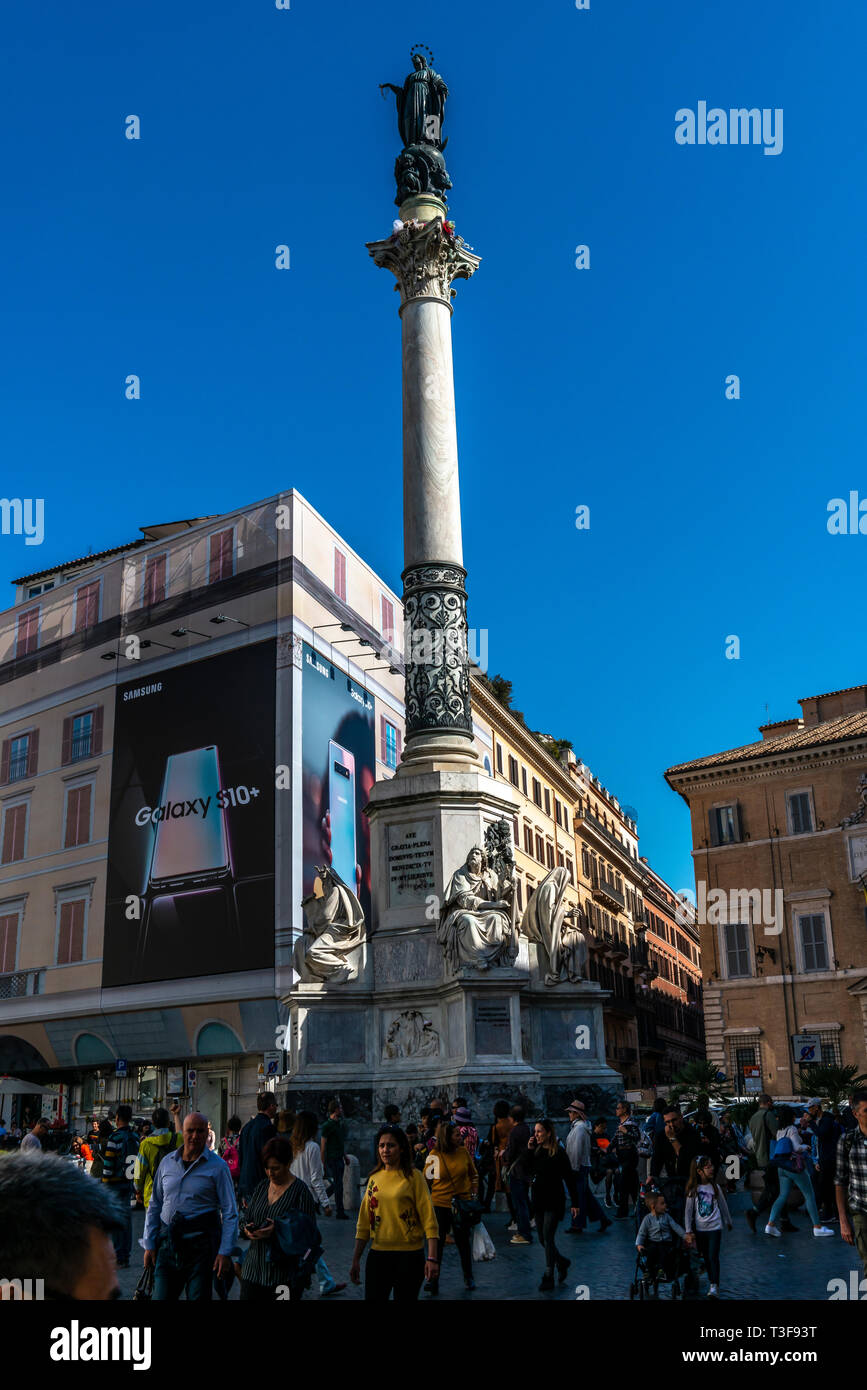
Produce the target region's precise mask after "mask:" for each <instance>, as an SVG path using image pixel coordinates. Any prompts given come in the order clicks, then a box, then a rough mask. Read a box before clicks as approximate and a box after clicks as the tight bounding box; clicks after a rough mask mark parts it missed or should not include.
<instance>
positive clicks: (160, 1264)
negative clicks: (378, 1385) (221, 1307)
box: [0, 1091, 867, 1302]
mask: <svg viewBox="0 0 867 1390" xmlns="http://www.w3.org/2000/svg"><path fill="white" fill-rule="evenodd" d="M556 1120H557V1122H558V1123H555V1120H554V1119H553V1118H551V1117H547V1116H542V1117H539V1118H538V1119H535V1120H533V1121H531V1120H529V1119H528V1116H527V1111H526V1108H525V1106H524V1105H523V1104H512V1103H510V1102H509V1101H507V1100H505V1099H504V1100H501V1101H497V1102H496V1103H495V1104H494V1105H493V1107H492V1113H491V1115H490V1118H489V1120H488V1121H487V1122H485V1123H483V1124H479V1123H478V1122H477V1120H476V1118H475V1117H474V1115H473V1113H472V1111H471V1109H470V1107H469V1104H468V1101H467V1098H466V1097H463V1096H459V1097H456V1098H455V1099H454V1100H453V1101H452V1102H448V1101H446V1100H445V1099H443V1098H434V1099H433V1100H431V1102H430V1103H429V1104H428V1105H425V1106H423V1107H422V1109H421V1112H420V1114H419V1116H418V1119H417V1121H412V1120H407V1121H406V1122H405V1121H404V1119H403V1117H402V1115H401V1113H400V1110H399V1109H398V1107H396V1106H394V1105H391V1106H387V1107H386V1109H385V1112H384V1114H383V1123H382V1125H381V1126H380V1128H379V1130H378V1132H377V1134H376V1138H375V1142H374V1151H373V1154H372V1156H371V1157H372V1165H368V1164H367V1163H366V1162H364V1160H363V1158H362V1160H361V1169H362V1171H366V1170H367V1168H368V1166H369V1167H370V1170H369V1172H367V1175H366V1178H365V1179H364V1181H363V1184H362V1187H361V1191H360V1208H359V1211H358V1216H357V1220H356V1229H355V1245H354V1250H353V1254H352V1259H351V1264H350V1268H349V1270H348V1278H349V1280H351V1282H352V1283H353V1284H360V1283H361V1282H362V1281H363V1284H364V1296H365V1298H366V1299H367V1300H369V1301H374V1302H376V1301H383V1300H386V1299H389V1298H393V1299H394V1300H395V1301H397V1302H407V1301H415V1300H416V1299H418V1298H419V1296H420V1294H421V1293H422V1292H424V1293H426V1294H427V1295H428V1296H429V1297H436V1296H437V1295H438V1294H439V1291H440V1280H441V1273H442V1268H443V1262H444V1260H446V1259H447V1258H448V1256H447V1249H448V1246H449V1245H452V1246H453V1247H454V1249H455V1255H456V1257H457V1263H458V1264H459V1266H460V1270H461V1273H462V1275H463V1281H464V1285H465V1288H466V1289H467V1290H473V1289H475V1288H476V1271H477V1269H479V1268H484V1265H483V1263H482V1262H483V1261H484V1260H485V1259H487V1258H489V1256H490V1255H492V1254H493V1253H494V1250H495V1247H494V1245H493V1243H492V1241H491V1238H490V1235H489V1233H488V1231H487V1229H486V1226H485V1221H486V1220H487V1221H490V1220H491V1219H492V1217H493V1216H495V1215H496V1214H497V1213H498V1212H501V1211H502V1212H503V1214H505V1215H507V1216H508V1218H509V1220H508V1227H507V1232H506V1234H507V1235H508V1236H509V1238H510V1244H511V1245H513V1246H518V1247H520V1246H524V1247H533V1246H535V1245H536V1243H538V1246H540V1247H541V1251H542V1260H541V1264H540V1267H539V1268H540V1273H541V1278H540V1282H539V1285H538V1287H539V1290H540V1292H543V1293H544V1292H550V1291H551V1290H554V1289H555V1288H556V1287H557V1284H558V1283H559V1284H563V1283H565V1281H566V1280H567V1278H568V1276H569V1270H570V1267H571V1266H572V1263H573V1256H574V1253H575V1249H576V1248H578V1247H573V1248H572V1249H570V1246H571V1245H572V1241H571V1240H570V1239H569V1238H571V1237H576V1236H584V1235H585V1233H586V1232H587V1231H588V1228H589V1227H590V1226H595V1227H596V1229H597V1231H598V1233H599V1234H600V1235H604V1234H605V1232H606V1231H607V1230H608V1229H609V1227H610V1226H611V1225H612V1221H614V1220H620V1221H623V1220H630V1219H631V1220H632V1221H634V1223H635V1246H636V1259H637V1271H638V1274H639V1277H640V1278H641V1279H642V1280H644V1281H645V1282H646V1285H647V1286H648V1287H652V1288H653V1289H656V1288H657V1287H658V1285H659V1283H660V1282H661V1281H664V1280H676V1279H677V1278H678V1276H679V1275H680V1274H683V1273H684V1271H686V1277H687V1279H688V1278H692V1279H693V1280H694V1283H695V1287H696V1290H697V1287H698V1284H697V1278H698V1276H697V1273H696V1271H697V1270H698V1271H703V1273H704V1275H706V1278H707V1296H708V1297H710V1298H715V1297H718V1296H719V1290H720V1283H721V1278H722V1274H721V1269H722V1246H723V1234H724V1231H725V1230H731V1229H732V1227H733V1221H732V1215H731V1212H730V1209H729V1203H728V1197H730V1195H731V1192H732V1191H733V1190H734V1189H735V1187H736V1185H737V1183H738V1182H739V1181H741V1180H743V1179H744V1178H745V1177H746V1178H749V1174H750V1172H751V1171H753V1170H756V1171H758V1172H759V1173H760V1174H761V1190H760V1192H759V1193H758V1194H757V1197H756V1200H755V1205H754V1206H753V1207H752V1208H749V1209H748V1210H747V1212H746V1219H747V1221H748V1222H749V1225H750V1229H751V1230H752V1231H753V1232H754V1233H758V1231H759V1229H760V1222H761V1223H762V1228H763V1229H764V1232H765V1234H766V1235H767V1236H768V1237H772V1238H774V1239H778V1238H781V1237H782V1236H783V1235H784V1234H787V1233H790V1232H792V1231H794V1230H795V1229H796V1228H795V1226H794V1224H793V1222H792V1221H791V1217H790V1215H789V1210H790V1207H791V1205H792V1199H793V1197H795V1194H799V1196H798V1200H800V1199H801V1198H802V1199H803V1202H804V1205H805V1206H806V1209H807V1213H808V1215H809V1217H810V1220H811V1222H812V1233H813V1236H814V1237H816V1238H823V1237H828V1236H833V1235H835V1234H837V1232H836V1231H835V1230H834V1229H832V1227H833V1226H835V1225H837V1226H838V1229H839V1234H840V1236H841V1237H842V1239H843V1240H844V1241H845V1242H846V1243H847V1244H850V1245H855V1246H857V1249H858V1252H859V1255H860V1257H861V1259H862V1261H863V1263H864V1269H865V1274H867V1091H859V1092H856V1093H855V1094H853V1095H852V1096H851V1097H850V1098H849V1105H848V1107H847V1108H846V1109H844V1110H843V1111H842V1113H841V1114H840V1116H839V1117H837V1116H836V1115H834V1114H833V1113H831V1112H830V1111H827V1110H824V1109H823V1106H822V1102H821V1100H820V1099H818V1098H812V1099H810V1100H809V1101H808V1102H807V1104H806V1105H805V1106H804V1108H803V1112H802V1113H801V1114H800V1115H798V1116H796V1115H795V1113H794V1111H793V1108H792V1107H791V1106H786V1105H784V1104H779V1103H777V1104H775V1103H774V1102H773V1100H772V1099H771V1097H770V1096H767V1095H762V1096H760V1097H759V1098H758V1108H757V1110H756V1111H755V1113H754V1114H753V1115H752V1117H751V1119H750V1122H749V1126H748V1128H747V1129H741V1128H740V1127H739V1126H738V1125H737V1124H736V1123H735V1122H734V1120H733V1119H732V1117H731V1114H730V1113H729V1112H725V1111H723V1112H722V1113H720V1112H719V1111H717V1110H715V1109H713V1108H712V1107H711V1105H710V1103H709V1101H708V1098H707V1097H706V1096H699V1097H698V1098H697V1104H696V1107H695V1109H693V1110H692V1111H690V1112H689V1113H688V1114H685V1113H684V1112H683V1110H682V1109H681V1107H680V1106H678V1105H676V1104H673V1103H669V1102H667V1101H665V1100H659V1101H657V1102H656V1104H655V1105H654V1107H653V1109H652V1111H651V1112H650V1114H649V1115H648V1116H647V1118H646V1119H644V1120H643V1121H642V1122H641V1123H639V1121H638V1119H637V1118H636V1116H635V1115H634V1114H633V1110H632V1107H631V1105H630V1103H629V1102H628V1101H627V1100H625V1099H622V1100H619V1101H618V1102H617V1104H616V1106H615V1115H614V1120H613V1122H611V1121H609V1120H608V1119H607V1118H606V1117H605V1116H597V1117H591V1116H588V1114H587V1111H586V1106H585V1103H584V1101H583V1100H582V1099H581V1098H580V1097H578V1096H576V1097H575V1098H574V1099H573V1100H571V1101H570V1102H569V1104H568V1105H567V1106H566V1107H565V1111H564V1113H563V1115H562V1116H558V1117H556ZM558 1124H559V1129H560V1133H558ZM43 1130H44V1125H42V1124H41V1123H40V1122H38V1121H37V1122H36V1123H35V1124H34V1125H33V1126H32V1128H31V1130H30V1132H29V1133H28V1134H27V1135H23V1136H22V1137H21V1142H20V1152H19V1153H17V1154H15V1155H12V1156H6V1157H4V1160H3V1162H2V1163H0V1202H2V1203H3V1204H4V1210H7V1209H8V1211H9V1212H10V1217H12V1216H14V1214H15V1212H16V1211H17V1210H21V1211H22V1212H23V1211H24V1209H25V1205H26V1204H27V1203H28V1202H29V1203H30V1207H29V1209H28V1212H27V1220H26V1221H25V1222H24V1223H23V1226H22V1231H24V1230H26V1231H27V1232H28V1233H29V1236H28V1239H27V1240H25V1239H24V1238H23V1235H22V1236H20V1237H19V1236H15V1235H12V1234H11V1233H10V1232H11V1229H12V1227H13V1226H14V1224H15V1223H14V1221H11V1222H10V1223H4V1225H5V1226H6V1227H7V1230H6V1232H5V1233H4V1236H3V1239H2V1246H3V1249H2V1255H3V1260H4V1268H7V1269H11V1270H16V1271H18V1270H19V1269H20V1274H19V1275H18V1277H21V1278H27V1277H30V1278H39V1277H42V1278H46V1275H47V1278H46V1282H47V1284H48V1286H49V1288H50V1289H53V1290H56V1291H57V1292H55V1293H53V1294H51V1295H49V1296H58V1297H60V1296H63V1297H77V1298H82V1297H86V1298H94V1297H111V1296H116V1288H115V1287H114V1285H115V1284H116V1276H115V1275H114V1270H115V1268H117V1267H119V1268H124V1267H128V1266H129V1265H130V1262H131V1259H132V1213H133V1211H134V1209H135V1208H136V1206H138V1207H140V1208H143V1209H144V1213H145V1219H144V1230H143V1234H142V1237H141V1240H140V1242H139V1244H140V1245H141V1247H142V1250H143V1263H142V1278H141V1280H140V1283H139V1291H138V1293H137V1296H140V1297H152V1298H153V1299H155V1300H157V1301H171V1300H174V1299H177V1298H178V1297H180V1295H181V1293H182V1292H184V1293H185V1296H186V1297H187V1299H193V1300H204V1299H210V1298H212V1297H213V1296H214V1294H216V1296H217V1297H220V1298H226V1297H228V1294H229V1291H230V1289H231V1287H232V1284H233V1282H234V1281H235V1280H238V1281H239V1285H240V1287H239V1296H240V1298H241V1299H242V1300H243V1301H258V1302H271V1301H279V1300H283V1299H288V1300H290V1301H293V1300H297V1299H300V1298H302V1297H303V1296H304V1294H305V1293H306V1292H307V1291H308V1290H310V1289H312V1288H314V1287H317V1286H318V1291H319V1294H320V1296H322V1297H329V1296H331V1295H333V1294H338V1293H340V1292H342V1291H343V1290H344V1289H346V1287H347V1284H346V1282H341V1281H340V1280H339V1279H337V1278H335V1276H334V1274H333V1273H332V1271H331V1269H330V1268H329V1265H328V1264H327V1263H326V1260H325V1252H324V1250H323V1243H322V1231H321V1228H320V1225H319V1224H318V1223H319V1219H320V1218H322V1217H329V1216H331V1215H333V1216H334V1219H335V1220H337V1221H347V1220H349V1219H350V1216H349V1213H348V1212H347V1210H346V1205H347V1200H346V1196H345V1188H346V1192H347V1193H349V1192H350V1191H351V1182H348V1181H347V1172H348V1170H350V1167H351V1165H352V1164H355V1167H356V1169H357V1168H358V1161H357V1160H356V1159H351V1158H350V1155H349V1153H348V1151H347V1143H348V1125H347V1122H346V1118H345V1116H344V1114H343V1109H342V1106H341V1104H340V1101H339V1100H337V1099H335V1100H333V1101H332V1102H331V1103H330V1104H329V1105H328V1106H327V1108H326V1114H325V1117H324V1120H323V1122H322V1123H321V1124H320V1119H319V1117H318V1116H317V1115H316V1114H314V1113H313V1112H312V1111H307V1110H303V1111H300V1112H298V1113H297V1114H295V1113H293V1112H291V1111H288V1110H280V1109H279V1107H278V1103H277V1099H276V1097H275V1096H274V1095H273V1094H272V1093H270V1092H264V1093H262V1094H260V1095H259V1096H258V1097H257V1111H256V1114H255V1115H254V1116H253V1117H252V1118H250V1119H249V1120H248V1121H247V1122H246V1123H242V1121H241V1119H240V1117H238V1116H233V1117H232V1118H231V1119H230V1120H229V1121H228V1123H227V1126H226V1132H225V1134H224V1135H223V1136H222V1137H221V1138H219V1139H218V1137H217V1136H216V1135H215V1133H214V1130H213V1128H212V1126H211V1124H210V1123H209V1121H208V1119H207V1117H206V1116H204V1115H202V1114H199V1113H197V1112H193V1113H191V1114H188V1115H186V1116H185V1117H183V1118H182V1116H181V1112H180V1107H179V1105H178V1104H177V1103H175V1104H174V1105H173V1106H172V1108H171V1109H170V1110H167V1109H164V1108H163V1107H159V1106H158V1107H157V1108H156V1109H155V1110H154V1111H153V1113H152V1115H151V1117H150V1119H149V1120H148V1121H142V1122H140V1123H139V1124H138V1125H134V1124H133V1114H132V1110H131V1107H130V1106H128V1105H119V1106H118V1107H117V1109H116V1112H115V1115H114V1117H113V1122H109V1121H107V1120H105V1119H102V1120H98V1121H97V1120H94V1123H93V1125H92V1126H91V1129H90V1132H89V1133H88V1134H87V1136H86V1138H85V1139H78V1140H77V1141H76V1142H75V1143H74V1144H73V1148H72V1152H71V1154H70V1157H75V1158H77V1160H78V1162H77V1163H70V1162H67V1161H64V1160H62V1159H59V1158H57V1157H55V1156H53V1155H45V1154H43V1153H42V1152H41V1150H42V1148H43V1142H42V1133H41V1131H43ZM561 1134H562V1137H561ZM732 1159H736V1160H737V1161H736V1162H734V1163H733V1162H732V1161H731V1160H732ZM82 1169H86V1170H87V1171H86V1172H84V1171H82ZM16 1203H17V1206H16ZM7 1204H8V1206H7ZM350 1205H352V1203H351V1201H350ZM61 1208H62V1210H61ZM609 1211H610V1212H611V1213H612V1215H608V1214H607V1213H608V1212H609ZM567 1213H568V1215H567ZM73 1237H77V1238H78V1239H79V1240H80V1241H81V1248H80V1250H79V1253H78V1257H77V1259H74V1258H73V1255H72V1252H71V1251H67V1249H66V1245H67V1244H68V1243H69V1241H71V1240H72V1238H73ZM558 1242H559V1244H558ZM583 1243H584V1242H583V1241H582V1244H583ZM61 1247H62V1248H61ZM368 1247H369V1249H368ZM561 1247H563V1248H561ZM365 1251H367V1253H366V1257H365V1258H364V1260H363V1262H362V1257H363V1256H365ZM567 1251H568V1252H569V1253H567ZM109 1252H111V1253H110V1255H109ZM518 1258H520V1259H523V1258H524V1257H523V1256H519V1257H518ZM528 1258H529V1256H528ZM64 1281H65V1282H64ZM109 1285H112V1287H109ZM82 1289H87V1290H89V1292H84V1293H83V1292H81V1290H82ZM100 1289H104V1290H107V1291H105V1292H99V1290H100Z"/></svg>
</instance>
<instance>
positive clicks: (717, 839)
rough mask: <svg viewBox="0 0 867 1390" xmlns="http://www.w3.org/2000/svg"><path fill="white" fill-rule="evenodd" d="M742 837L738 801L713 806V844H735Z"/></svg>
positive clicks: (711, 835) (711, 832)
mask: <svg viewBox="0 0 867 1390" xmlns="http://www.w3.org/2000/svg"><path fill="white" fill-rule="evenodd" d="M740 838H741V831H740V816H739V815H738V806H737V802H735V803H734V805H732V806H713V807H712V808H711V811H710V842H711V844H712V845H733V844H736V843H737V842H738V841H739V840H740Z"/></svg>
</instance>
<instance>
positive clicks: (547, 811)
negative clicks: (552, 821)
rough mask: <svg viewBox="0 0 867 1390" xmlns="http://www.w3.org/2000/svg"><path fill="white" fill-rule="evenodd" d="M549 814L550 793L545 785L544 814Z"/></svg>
mask: <svg viewBox="0 0 867 1390" xmlns="http://www.w3.org/2000/svg"><path fill="white" fill-rule="evenodd" d="M550 814H551V793H550V792H549V790H548V788H547V787H546V788H545V815H546V816H550Z"/></svg>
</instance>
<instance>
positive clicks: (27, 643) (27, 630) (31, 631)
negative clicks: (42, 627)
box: [15, 608, 39, 656]
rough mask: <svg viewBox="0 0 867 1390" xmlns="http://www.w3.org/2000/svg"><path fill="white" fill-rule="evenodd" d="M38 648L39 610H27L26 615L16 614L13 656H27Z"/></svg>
mask: <svg viewBox="0 0 867 1390" xmlns="http://www.w3.org/2000/svg"><path fill="white" fill-rule="evenodd" d="M38 646H39V609H38V608H28V610H27V612H26V613H19V614H18V631H17V634H16V640H15V655H16V656H29V655H30V653H31V652H35V651H36V648H37V647H38Z"/></svg>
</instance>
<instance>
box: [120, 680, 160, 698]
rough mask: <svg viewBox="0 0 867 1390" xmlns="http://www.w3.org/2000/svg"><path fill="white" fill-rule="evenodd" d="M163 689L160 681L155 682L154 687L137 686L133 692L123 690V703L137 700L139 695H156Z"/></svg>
mask: <svg viewBox="0 0 867 1390" xmlns="http://www.w3.org/2000/svg"><path fill="white" fill-rule="evenodd" d="M162 688H163V683H162V681H157V683H156V685H139V686H137V687H136V689H135V690H125V691H124V692H123V698H124V701H126V700H137V699H138V698H139V696H140V695H157V694H159V692H160V691H161V690H162Z"/></svg>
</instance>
